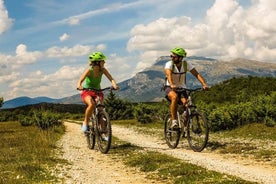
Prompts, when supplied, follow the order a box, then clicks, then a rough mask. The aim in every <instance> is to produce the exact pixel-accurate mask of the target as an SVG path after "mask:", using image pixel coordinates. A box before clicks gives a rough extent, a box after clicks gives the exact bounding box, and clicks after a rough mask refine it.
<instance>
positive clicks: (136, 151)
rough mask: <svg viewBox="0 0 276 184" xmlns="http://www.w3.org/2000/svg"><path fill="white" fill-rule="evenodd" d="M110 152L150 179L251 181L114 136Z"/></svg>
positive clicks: (239, 183) (238, 183)
mask: <svg viewBox="0 0 276 184" xmlns="http://www.w3.org/2000/svg"><path fill="white" fill-rule="evenodd" d="M109 154H110V155H111V156H113V158H114V159H120V160H121V161H123V163H124V164H125V165H127V166H130V167H134V168H136V169H138V170H140V171H141V172H144V173H146V175H147V178H149V179H153V180H155V181H157V182H160V183H183V184H185V183H187V184H198V183H205V184H208V183H209V184H211V183H212V184H213V183H229V184H230V183H231V184H232V183H233V184H234V183H235V184H249V183H254V182H249V181H245V180H243V179H240V178H238V177H235V176H231V175H226V174H223V173H218V172H215V171H209V170H207V169H205V168H203V167H200V166H196V165H194V164H189V163H186V162H184V161H181V160H180V159H177V158H174V157H171V156H169V155H166V154H162V153H159V152H155V151H148V150H145V149H143V148H141V147H138V146H135V145H132V144H130V143H127V142H123V141H120V140H118V139H117V138H115V137H114V139H113V143H112V149H111V150H110V152H109Z"/></svg>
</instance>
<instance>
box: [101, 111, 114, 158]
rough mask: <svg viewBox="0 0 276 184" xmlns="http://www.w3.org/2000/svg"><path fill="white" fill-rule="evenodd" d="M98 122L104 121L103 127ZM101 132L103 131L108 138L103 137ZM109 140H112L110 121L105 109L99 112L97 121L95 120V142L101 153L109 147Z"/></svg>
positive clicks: (105, 151)
mask: <svg viewBox="0 0 276 184" xmlns="http://www.w3.org/2000/svg"><path fill="white" fill-rule="evenodd" d="M100 122H102V123H105V124H104V125H105V127H104V128H103V127H101V125H100ZM102 128H103V130H102ZM102 133H105V135H106V136H107V138H108V139H107V140H104V139H103V137H102ZM111 141H112V129H111V122H110V119H109V115H108V113H107V112H106V111H105V110H103V111H101V112H99V114H98V121H97V144H98V147H99V149H100V151H101V152H102V153H108V151H109V149H110V147H111Z"/></svg>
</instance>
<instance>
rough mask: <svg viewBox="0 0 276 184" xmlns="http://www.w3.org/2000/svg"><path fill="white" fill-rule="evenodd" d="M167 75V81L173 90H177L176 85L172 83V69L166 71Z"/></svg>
mask: <svg viewBox="0 0 276 184" xmlns="http://www.w3.org/2000/svg"><path fill="white" fill-rule="evenodd" d="M165 74H166V76H167V79H168V82H169V85H170V86H171V88H175V85H174V84H173V82H172V71H171V70H170V69H165Z"/></svg>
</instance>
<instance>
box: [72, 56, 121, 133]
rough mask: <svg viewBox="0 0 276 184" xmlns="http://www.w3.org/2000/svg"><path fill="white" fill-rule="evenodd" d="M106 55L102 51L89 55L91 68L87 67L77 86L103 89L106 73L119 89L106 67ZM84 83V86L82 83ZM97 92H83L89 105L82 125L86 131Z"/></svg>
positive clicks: (84, 99)
mask: <svg viewBox="0 0 276 184" xmlns="http://www.w3.org/2000/svg"><path fill="white" fill-rule="evenodd" d="M105 60H106V57H105V55H104V54H103V53H101V52H94V53H92V54H91V55H90V56H89V68H87V69H86V70H85V71H84V73H83V74H82V75H81V77H80V79H79V81H78V84H77V88H78V89H83V88H94V89H101V81H102V75H103V74H104V75H105V76H106V77H107V78H108V79H109V80H110V82H111V83H112V86H113V88H114V89H118V85H117V83H116V81H115V80H114V79H113V77H112V76H111V75H110V73H109V72H108V70H107V69H106V68H105V67H104V63H105ZM83 82H84V85H83V86H82V83H83ZM96 95H97V94H96V93H95V92H94V91H88V90H83V91H82V93H81V98H82V100H83V102H84V103H85V104H86V105H87V108H86V110H85V116H84V121H83V125H82V131H83V132H85V131H86V130H87V124H88V121H89V117H90V115H91V114H92V112H93V110H94V108H95V106H96V102H95V97H96ZM100 98H101V100H103V93H102V94H101V95H100Z"/></svg>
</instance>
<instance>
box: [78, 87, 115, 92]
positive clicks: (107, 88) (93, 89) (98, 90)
mask: <svg viewBox="0 0 276 184" xmlns="http://www.w3.org/2000/svg"><path fill="white" fill-rule="evenodd" d="M77 90H91V91H97V92H102V91H105V90H118V89H115V88H113V87H112V86H110V87H106V88H103V89H95V88H82V89H80V88H77Z"/></svg>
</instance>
